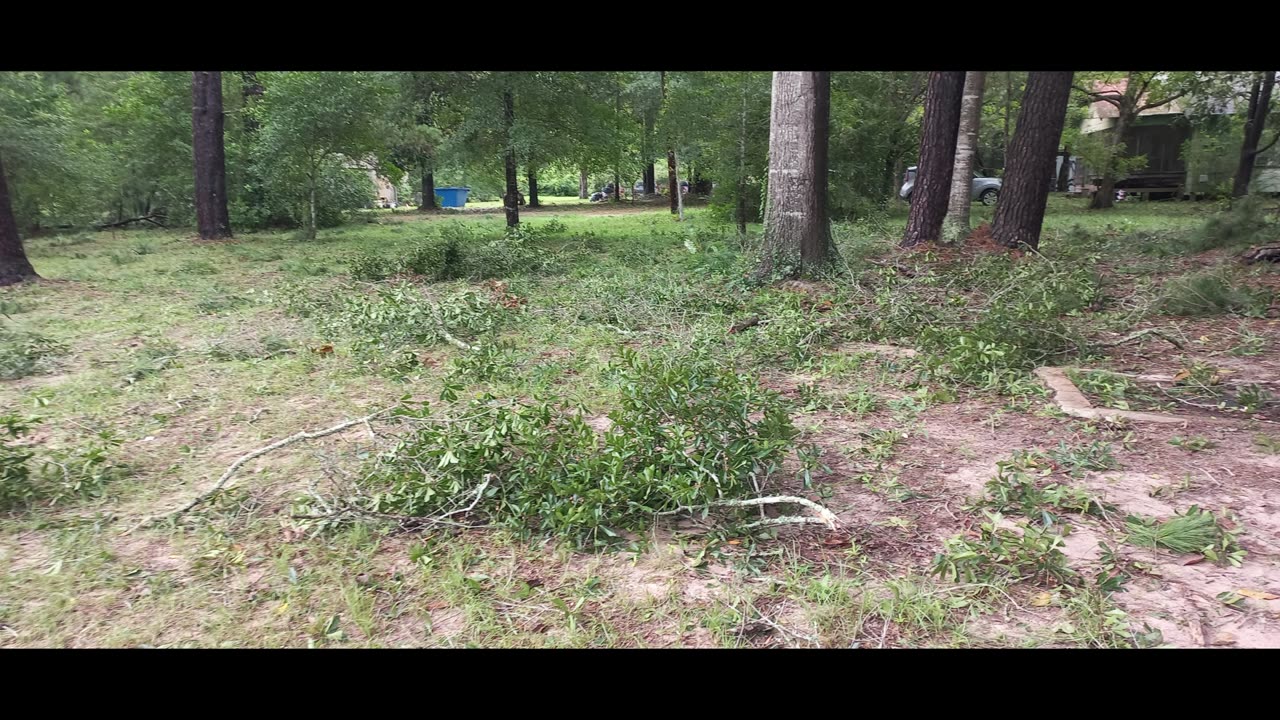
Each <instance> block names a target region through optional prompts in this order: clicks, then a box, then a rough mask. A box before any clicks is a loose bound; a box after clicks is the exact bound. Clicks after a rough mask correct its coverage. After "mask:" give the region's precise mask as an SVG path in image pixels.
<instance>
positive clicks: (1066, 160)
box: [1056, 145, 1071, 193]
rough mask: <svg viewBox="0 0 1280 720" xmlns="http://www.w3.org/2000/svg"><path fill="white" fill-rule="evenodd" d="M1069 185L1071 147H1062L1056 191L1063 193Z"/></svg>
mask: <svg viewBox="0 0 1280 720" xmlns="http://www.w3.org/2000/svg"><path fill="white" fill-rule="evenodd" d="M1070 185H1071V146H1070V145H1063V146H1062V166H1061V167H1059V168H1058V182H1057V187H1056V190H1057V191H1058V192H1061V193H1064V192H1066V191H1067V188H1068V187H1069V186H1070Z"/></svg>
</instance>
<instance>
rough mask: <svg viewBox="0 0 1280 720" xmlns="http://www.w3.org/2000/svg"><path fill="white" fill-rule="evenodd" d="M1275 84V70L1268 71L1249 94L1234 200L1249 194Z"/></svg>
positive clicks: (1233, 192)
mask: <svg viewBox="0 0 1280 720" xmlns="http://www.w3.org/2000/svg"><path fill="white" fill-rule="evenodd" d="M1275 82H1276V71H1275V70H1267V71H1265V72H1264V73H1263V76H1262V77H1261V78H1257V79H1255V80H1254V81H1253V88H1252V90H1251V91H1250V93H1249V117H1248V119H1247V120H1246V121H1245V126H1244V142H1242V143H1241V144H1240V163H1239V164H1238V165H1237V166H1236V176H1235V182H1234V183H1232V186H1231V197H1233V198H1241V197H1244V196H1245V195H1248V194H1249V184H1250V183H1251V182H1252V181H1253V168H1254V164H1255V163H1256V161H1257V159H1258V143H1259V142H1260V141H1261V140H1262V131H1263V128H1264V127H1265V126H1266V124H1267V111H1268V110H1270V109H1271V92H1272V89H1273V88H1274V87H1275Z"/></svg>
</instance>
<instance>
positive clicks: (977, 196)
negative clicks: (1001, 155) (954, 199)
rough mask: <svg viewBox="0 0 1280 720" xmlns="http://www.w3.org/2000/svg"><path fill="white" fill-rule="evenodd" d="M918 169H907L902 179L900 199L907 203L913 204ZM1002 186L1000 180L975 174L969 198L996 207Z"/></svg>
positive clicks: (913, 167) (899, 192)
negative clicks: (912, 197) (912, 195)
mask: <svg viewBox="0 0 1280 720" xmlns="http://www.w3.org/2000/svg"><path fill="white" fill-rule="evenodd" d="M916 169H917V168H916V167H915V166H912V167H909V168H907V174H906V175H904V176H903V178H902V189H901V190H899V191H898V197H900V198H902V199H903V200H906V201H907V202H911V191H912V190H914V189H915V186H916ZM1001 186H1002V183H1001V181H1000V178H993V177H982V176H981V175H978V174H977V173H976V172H975V173H974V174H973V187H972V189H971V190H970V194H969V197H970V198H972V199H973V200H977V201H978V202H980V203H982V204H983V205H995V204H996V200H997V199H998V198H999V197H1000V188H1001Z"/></svg>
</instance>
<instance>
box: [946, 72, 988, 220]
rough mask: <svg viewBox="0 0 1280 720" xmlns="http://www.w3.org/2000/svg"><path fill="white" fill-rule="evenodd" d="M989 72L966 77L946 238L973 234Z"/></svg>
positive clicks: (948, 208) (952, 176)
mask: <svg viewBox="0 0 1280 720" xmlns="http://www.w3.org/2000/svg"><path fill="white" fill-rule="evenodd" d="M986 81H987V74H986V73H985V72H983V71H981V70H970V71H969V72H968V73H967V74H966V75H965V79H964V93H963V97H962V99H961V101H960V130H959V133H958V134H957V135H956V156H955V169H954V171H953V172H952V174H951V196H950V199H949V200H948V201H947V217H946V220H945V224H944V228H945V230H944V232H943V237H944V238H945V239H946V240H948V241H951V242H954V241H956V240H959V239H960V238H963V237H964V236H966V235H968V234H969V206H970V204H971V198H972V195H973V160H974V150H976V149H977V146H978V125H979V123H981V122H982V90H983V88H984V87H986Z"/></svg>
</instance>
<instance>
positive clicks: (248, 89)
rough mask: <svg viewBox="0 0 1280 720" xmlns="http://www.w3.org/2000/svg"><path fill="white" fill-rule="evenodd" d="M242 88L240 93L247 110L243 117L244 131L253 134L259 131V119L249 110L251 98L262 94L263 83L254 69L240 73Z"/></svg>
mask: <svg viewBox="0 0 1280 720" xmlns="http://www.w3.org/2000/svg"><path fill="white" fill-rule="evenodd" d="M240 81H241V86H240V87H241V89H240V95H241V97H242V98H243V99H244V108H245V112H243V113H242V115H241V117H242V118H243V120H244V131H245V132H247V133H250V134H253V133H255V132H257V131H258V120H257V118H255V117H254V116H253V113H251V112H248V109H249V102H250V98H254V97H258V96H259V95H262V90H263V88H262V83H260V82H258V73H256V72H254V71H253V70H247V71H245V72H242V73H240Z"/></svg>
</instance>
